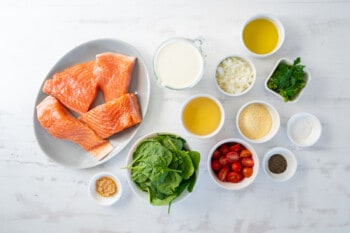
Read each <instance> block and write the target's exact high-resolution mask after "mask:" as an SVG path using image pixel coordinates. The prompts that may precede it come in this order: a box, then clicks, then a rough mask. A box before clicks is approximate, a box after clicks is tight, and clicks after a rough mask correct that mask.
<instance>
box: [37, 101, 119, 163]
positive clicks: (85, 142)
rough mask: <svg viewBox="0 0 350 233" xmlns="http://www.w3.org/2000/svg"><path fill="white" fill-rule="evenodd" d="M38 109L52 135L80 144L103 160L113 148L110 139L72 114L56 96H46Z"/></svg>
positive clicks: (43, 124)
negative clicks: (104, 137)
mask: <svg viewBox="0 0 350 233" xmlns="http://www.w3.org/2000/svg"><path fill="white" fill-rule="evenodd" d="M36 109H37V117H38V120H39V122H40V124H41V125H42V127H44V128H45V129H46V130H47V131H48V132H49V133H50V134H51V135H52V136H54V137H56V138H60V139H66V140H69V141H72V142H75V143H77V144H79V145H80V146H81V147H82V148H83V149H85V150H86V151H88V152H89V153H90V154H91V155H92V156H93V157H94V158H96V159H98V160H101V159H102V158H104V157H105V156H106V155H107V154H108V153H109V152H110V151H111V150H112V149H113V147H112V145H111V144H110V143H109V141H107V140H104V139H101V138H100V137H98V136H97V135H96V133H95V132H94V131H93V130H92V129H90V128H89V127H88V126H87V125H86V124H84V123H83V122H81V121H80V120H78V119H77V118H75V117H74V116H73V115H71V114H70V113H69V111H68V110H67V109H66V108H65V107H64V106H63V105H62V104H61V103H60V102H59V101H58V100H57V99H56V98H55V97H53V96H48V97H46V98H45V99H44V100H43V101H42V102H41V103H40V104H39V105H38V106H37V107H36Z"/></svg>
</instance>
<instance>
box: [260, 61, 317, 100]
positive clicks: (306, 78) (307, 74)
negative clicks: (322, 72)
mask: <svg viewBox="0 0 350 233" xmlns="http://www.w3.org/2000/svg"><path fill="white" fill-rule="evenodd" d="M281 63H285V64H288V65H293V61H292V60H290V59H288V58H280V59H279V60H278V61H277V63H276V65H275V66H274V67H273V69H272V71H271V72H270V74H269V76H268V77H267V79H266V80H265V89H266V90H267V91H269V92H271V93H272V94H274V95H275V96H278V98H280V99H281V100H282V101H284V99H283V97H282V96H281V95H280V94H278V93H277V92H275V91H274V90H271V89H270V88H269V87H268V86H267V83H268V82H269V80H270V78H271V76H272V74H273V73H274V72H275V70H276V69H277V66H278V65H279V64H281ZM304 73H305V75H304V80H305V82H306V84H305V87H304V88H303V89H301V90H300V92H299V93H298V94H297V95H296V96H295V97H294V99H293V100H289V101H288V103H296V102H297V101H298V100H299V98H300V97H301V95H302V93H303V92H304V90H305V88H306V87H307V86H308V84H309V82H310V81H311V74H310V72H309V71H308V70H307V68H304Z"/></svg>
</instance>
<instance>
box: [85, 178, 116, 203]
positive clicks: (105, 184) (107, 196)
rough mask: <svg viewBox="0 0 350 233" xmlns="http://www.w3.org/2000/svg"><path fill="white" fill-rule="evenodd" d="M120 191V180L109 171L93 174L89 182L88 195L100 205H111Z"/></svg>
mask: <svg viewBox="0 0 350 233" xmlns="http://www.w3.org/2000/svg"><path fill="white" fill-rule="evenodd" d="M122 192H123V188H122V184H121V182H120V180H119V179H118V177H116V176H115V175H114V174H112V173H110V172H100V173H97V174H95V175H94V176H93V177H92V178H91V180H90V183H89V193H90V196H91V197H92V199H93V200H94V201H96V202H97V203H99V204H100V205H104V206H109V205H113V204H114V203H116V202H117V201H118V200H119V199H120V197H121V195H122Z"/></svg>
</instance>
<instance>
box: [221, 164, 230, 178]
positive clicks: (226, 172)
mask: <svg viewBox="0 0 350 233" xmlns="http://www.w3.org/2000/svg"><path fill="white" fill-rule="evenodd" d="M229 171H230V168H229V167H228V166H224V167H223V168H221V170H220V171H219V174H218V179H219V180H221V181H225V180H226V176H227V174H228V173H229Z"/></svg>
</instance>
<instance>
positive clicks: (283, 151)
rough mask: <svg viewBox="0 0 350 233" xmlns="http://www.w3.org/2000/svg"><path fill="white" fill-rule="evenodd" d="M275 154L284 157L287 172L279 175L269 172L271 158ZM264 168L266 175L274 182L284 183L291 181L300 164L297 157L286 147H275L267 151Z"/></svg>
mask: <svg viewBox="0 0 350 233" xmlns="http://www.w3.org/2000/svg"><path fill="white" fill-rule="evenodd" d="M275 154H280V155H282V156H283V157H284V158H285V159H286V161H287V168H286V170H285V171H284V172H282V173H279V174H277V173H273V172H271V171H270V170H269V166H268V163H269V159H270V158H271V156H273V155H275ZM263 167H264V172H265V174H266V175H267V176H268V177H269V178H271V179H272V180H273V181H277V182H283V181H287V180H289V179H290V178H292V177H293V176H294V174H295V172H296V170H297V167H298V163H297V160H296V158H295V155H294V153H293V152H292V151H290V150H288V149H287V148H284V147H274V148H272V149H270V150H269V151H267V152H266V154H265V155H264V159H263Z"/></svg>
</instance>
